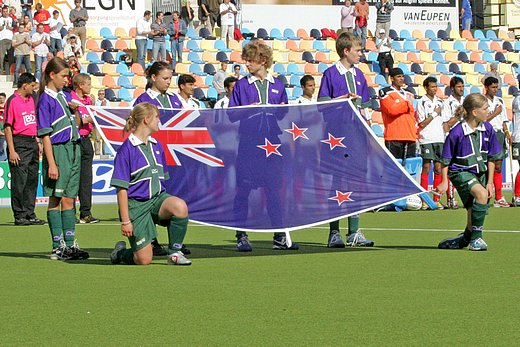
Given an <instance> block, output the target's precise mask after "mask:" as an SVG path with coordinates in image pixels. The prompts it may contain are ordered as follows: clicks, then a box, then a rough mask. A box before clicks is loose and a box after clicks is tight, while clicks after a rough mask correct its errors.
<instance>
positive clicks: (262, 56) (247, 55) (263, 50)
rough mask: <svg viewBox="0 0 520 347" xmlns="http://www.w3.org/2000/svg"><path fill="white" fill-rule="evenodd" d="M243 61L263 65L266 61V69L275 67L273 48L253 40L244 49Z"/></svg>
mask: <svg viewBox="0 0 520 347" xmlns="http://www.w3.org/2000/svg"><path fill="white" fill-rule="evenodd" d="M242 59H243V60H251V61H254V62H257V63H261V62H262V61H263V60H265V68H266V69H268V68H270V67H271V65H273V51H272V50H271V48H270V47H269V46H268V45H266V44H265V43H263V42H260V41H259V40H253V41H251V42H250V43H248V44H247V45H245V46H244V48H243V49H242Z"/></svg>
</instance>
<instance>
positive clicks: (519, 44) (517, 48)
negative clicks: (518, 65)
mask: <svg viewBox="0 0 520 347" xmlns="http://www.w3.org/2000/svg"><path fill="white" fill-rule="evenodd" d="M514 47H515V51H520V40H515V46H514Z"/></svg>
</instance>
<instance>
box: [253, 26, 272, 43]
mask: <svg viewBox="0 0 520 347" xmlns="http://www.w3.org/2000/svg"><path fill="white" fill-rule="evenodd" d="M256 37H258V38H259V39H263V40H272V38H271V37H270V36H269V33H268V32H267V30H266V29H265V28H258V30H257V31H256Z"/></svg>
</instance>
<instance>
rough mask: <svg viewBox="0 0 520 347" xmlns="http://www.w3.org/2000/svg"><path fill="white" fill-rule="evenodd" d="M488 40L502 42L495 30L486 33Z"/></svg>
mask: <svg viewBox="0 0 520 347" xmlns="http://www.w3.org/2000/svg"><path fill="white" fill-rule="evenodd" d="M486 38H487V39H489V40H492V41H502V39H499V38H498V37H497V33H496V32H495V31H494V30H491V29H488V30H487V31H486Z"/></svg>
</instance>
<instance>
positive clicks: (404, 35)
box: [399, 29, 417, 41]
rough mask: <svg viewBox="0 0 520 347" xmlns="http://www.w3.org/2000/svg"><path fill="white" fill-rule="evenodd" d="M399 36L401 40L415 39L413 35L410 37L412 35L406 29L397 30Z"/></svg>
mask: <svg viewBox="0 0 520 347" xmlns="http://www.w3.org/2000/svg"><path fill="white" fill-rule="evenodd" d="M399 36H400V37H401V39H403V40H407V41H417V39H416V38H415V37H412V35H411V34H410V32H409V31H408V30H407V29H401V31H400V32H399Z"/></svg>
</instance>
